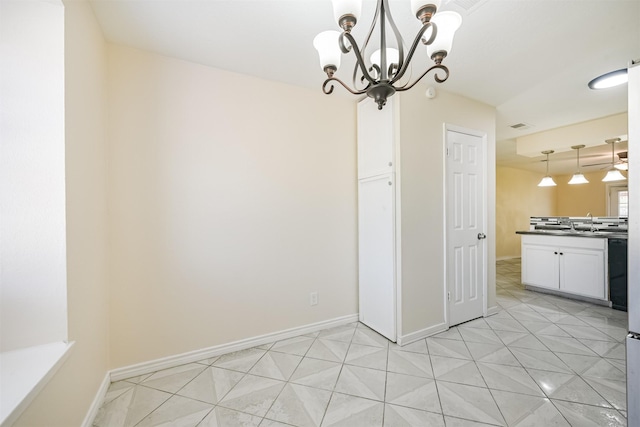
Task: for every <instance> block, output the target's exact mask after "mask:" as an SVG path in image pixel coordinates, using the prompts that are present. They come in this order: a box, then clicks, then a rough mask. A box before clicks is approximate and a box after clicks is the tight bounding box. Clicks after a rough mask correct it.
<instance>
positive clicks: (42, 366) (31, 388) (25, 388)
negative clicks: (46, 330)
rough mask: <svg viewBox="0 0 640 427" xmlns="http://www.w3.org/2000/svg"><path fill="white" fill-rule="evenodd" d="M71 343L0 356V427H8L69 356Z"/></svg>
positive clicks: (30, 348) (27, 349) (39, 347)
mask: <svg viewBox="0 0 640 427" xmlns="http://www.w3.org/2000/svg"><path fill="white" fill-rule="evenodd" d="M72 346H73V342H70V343H68V342H56V343H52V344H45V345H39V346H34V347H28V348H24V349H20V350H14V351H6V352H2V353H0V390H2V393H1V395H0V425H2V426H10V425H11V424H12V423H14V422H15V421H16V420H17V419H18V417H19V416H20V414H21V413H22V412H23V411H24V410H25V409H26V408H27V406H29V404H30V403H31V402H32V401H33V399H34V398H35V397H36V396H37V394H38V393H40V391H41V390H42V389H43V388H44V386H45V385H46V384H47V382H49V380H50V379H51V378H52V377H53V375H54V374H55V373H56V371H57V370H58V369H59V368H60V366H62V364H63V363H64V361H65V360H66V358H67V357H68V356H69V353H70V351H69V350H70V349H71V347H72Z"/></svg>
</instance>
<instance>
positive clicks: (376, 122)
mask: <svg viewBox="0 0 640 427" xmlns="http://www.w3.org/2000/svg"><path fill="white" fill-rule="evenodd" d="M393 133H394V128H393V100H391V99H390V100H388V101H387V105H386V106H385V107H384V109H382V110H378V105H377V104H376V103H375V102H374V101H373V99H371V98H366V99H364V100H362V101H360V102H359V103H358V179H363V178H369V177H372V176H376V175H382V174H386V173H391V172H393V161H394V156H393V150H394V144H393V136H394V135H393Z"/></svg>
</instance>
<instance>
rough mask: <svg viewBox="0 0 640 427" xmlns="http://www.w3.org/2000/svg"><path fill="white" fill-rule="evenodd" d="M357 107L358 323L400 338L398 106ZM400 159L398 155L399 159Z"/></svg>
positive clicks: (390, 102) (364, 103)
mask: <svg viewBox="0 0 640 427" xmlns="http://www.w3.org/2000/svg"><path fill="white" fill-rule="evenodd" d="M394 101H395V100H394V99H390V100H388V101H387V105H386V106H385V107H384V109H383V110H382V111H380V110H378V108H377V105H376V104H375V103H374V102H373V100H372V99H371V98H367V99H364V100H363V101H361V102H360V103H359V104H358V245H359V257H358V262H359V304H360V307H359V312H360V321H361V322H362V323H364V324H365V325H367V326H369V327H370V328H372V329H374V330H375V331H377V332H378V333H380V334H381V335H384V336H385V337H387V338H388V339H390V340H391V341H396V339H397V318H398V316H397V314H398V313H397V309H398V306H397V288H398V286H399V267H398V266H399V263H398V262H397V261H398V258H399V249H398V248H399V238H398V236H399V222H398V221H397V215H396V213H397V210H398V209H397V208H398V206H399V203H398V201H397V200H398V199H397V198H398V196H399V185H398V183H399V169H397V168H396V150H397V129H396V124H397V119H396V117H397V105H396V104H395V103H394ZM398 157H399V156H398Z"/></svg>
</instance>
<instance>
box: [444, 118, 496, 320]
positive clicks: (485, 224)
mask: <svg viewBox="0 0 640 427" xmlns="http://www.w3.org/2000/svg"><path fill="white" fill-rule="evenodd" d="M448 131H452V132H458V133H464V134H467V135H471V136H476V137H479V138H481V139H482V145H483V150H482V161H481V163H482V167H483V174H482V175H483V176H482V214H483V220H482V222H483V223H482V227H483V229H484V230H485V232H484V233H485V234H486V235H487V237H492V236H491V235H490V234H489V233H488V230H489V229H488V225H489V218H488V216H489V212H488V203H487V200H488V175H489V173H488V168H489V162H488V155H487V150H488V135H487V132H483V131H479V130H475V129H470V128H466V127H463V126H458V125H453V124H450V123H444V124H443V126H442V142H443V144H444V146H443V150H442V162H443V171H444V179H443V180H442V196H443V197H442V198H443V201H444V203H443V209H442V220H443V223H444V233H443V236H442V238H443V246H444V257H443V258H444V264H443V269H444V283H443V287H444V289H443V290H444V292H443V301H444V320H445V324H446V326H447V328H449V327H450V326H451V323H450V318H449V299H448V298H447V292H449V274H448V269H447V263H448V261H449V244H448V234H449V225H450V224H449V221H448V220H447V214H448V211H447V206H448V205H449V203H448V202H449V199H448V197H447V186H448V183H449V163H448V156H447V144H448V140H447V132H448ZM482 244H483V245H484V251H483V258H484V259H483V269H482V315H483V317H487V315H488V299H487V298H488V295H487V291H488V289H487V282H488V280H489V279H488V270H489V265H488V262H489V256H488V247H489V245H488V244H487V239H484V240H483V243H482Z"/></svg>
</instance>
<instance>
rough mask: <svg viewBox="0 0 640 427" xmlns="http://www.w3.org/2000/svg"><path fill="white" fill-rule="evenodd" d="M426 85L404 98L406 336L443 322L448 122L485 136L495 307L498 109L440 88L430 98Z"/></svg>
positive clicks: (490, 294) (490, 272) (491, 298)
mask: <svg viewBox="0 0 640 427" xmlns="http://www.w3.org/2000/svg"><path fill="white" fill-rule="evenodd" d="M427 83H428V82H427ZM427 83H422V84H421V85H419V86H417V87H416V88H414V89H413V90H410V91H407V92H403V93H402V94H400V101H401V103H400V123H401V128H400V141H401V142H400V143H401V144H402V158H401V162H402V166H401V167H402V190H401V191H402V195H401V197H402V301H403V306H402V313H403V318H402V334H403V335H407V334H410V333H412V332H417V331H420V330H422V329H427V328H429V327H434V326H437V325H439V324H441V323H444V322H445V313H444V280H445V269H444V252H445V246H444V233H445V229H444V223H443V218H444V210H445V199H444V190H443V188H444V177H445V175H444V151H443V150H444V135H443V124H444V123H447V124H451V125H457V126H462V127H465V128H469V129H474V130H478V131H482V132H486V133H487V146H486V147H485V149H486V153H485V155H486V156H487V159H488V167H487V170H486V174H487V183H488V188H487V193H488V194H487V195H488V197H487V200H486V204H487V209H488V215H487V223H488V228H487V231H486V232H485V234H486V235H487V252H486V255H487V265H488V272H487V276H488V306H489V307H492V306H494V305H495V114H496V112H495V108H493V107H491V106H488V105H486V104H482V103H479V102H476V101H473V100H470V99H468V98H464V97H462V96H459V95H455V94H452V93H447V92H446V91H445V90H443V89H441V88H440V87H438V89H437V90H438V96H437V97H436V98H435V99H428V98H426V97H425V95H424V93H425V90H426V84H427ZM445 87H446V84H445Z"/></svg>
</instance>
